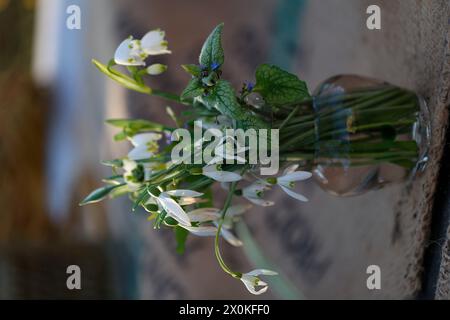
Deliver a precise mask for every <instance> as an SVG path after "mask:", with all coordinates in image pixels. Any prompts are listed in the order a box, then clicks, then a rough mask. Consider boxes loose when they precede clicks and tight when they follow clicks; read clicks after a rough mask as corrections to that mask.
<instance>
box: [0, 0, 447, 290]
mask: <svg viewBox="0 0 450 320" xmlns="http://www.w3.org/2000/svg"><path fill="white" fill-rule="evenodd" d="M73 4H75V5H78V6H79V7H80V9H81V29H80V30H77V29H75V30H69V29H68V28H67V27H66V19H67V17H68V16H69V15H70V14H68V13H67V12H66V10H67V8H68V7H69V6H70V5H73ZM370 4H375V3H372V2H371V1H365V0H363V1H356V0H347V1H338V0H320V1H312V0H246V1H234V0H233V1H218V0H209V1H206V0H192V1H182V0H171V1H167V0H148V1H144V0H133V1H125V0H96V1H88V0H70V1H69V0H14V1H12V0H0V43H1V51H0V57H1V59H0V137H1V138H0V141H1V144H0V165H1V168H2V174H1V177H0V298H2V299H13V298H85V299H91V298H125V299H221V298H235V299H238V298H246V299H248V298H257V297H253V296H250V295H249V294H248V293H247V291H246V290H245V288H244V286H242V284H241V283H240V282H239V281H235V280H233V279H231V278H229V277H228V276H226V275H224V274H223V273H222V272H221V270H220V268H219V267H218V265H217V263H216V261H215V258H214V254H213V252H214V251H213V241H212V239H208V238H195V237H190V238H189V240H188V242H187V248H186V253H185V254H184V255H179V254H177V253H176V252H175V248H176V243H175V239H174V235H173V233H172V231H171V230H164V229H161V230H154V229H153V227H152V223H151V222H148V221H147V220H146V215H145V214H144V213H142V212H136V213H132V212H131V204H130V203H129V202H128V201H126V200H124V199H116V200H113V201H107V202H103V203H101V204H96V205H90V206H86V207H79V206H78V203H79V201H80V200H81V199H83V198H84V196H85V195H87V194H88V193H89V192H90V191H91V190H93V189H95V188H97V187H98V186H99V185H100V184H101V178H102V177H103V176H107V175H108V174H109V172H108V170H107V168H105V167H103V166H102V165H100V161H101V160H103V159H114V158H118V157H122V156H124V155H125V154H126V153H127V152H128V150H129V148H130V145H129V143H127V142H120V143H116V142H113V140H112V137H113V135H114V134H115V133H117V132H116V131H115V130H114V129H113V128H111V127H107V126H106V125H105V124H104V120H106V119H108V118H132V117H134V118H147V119H151V120H153V121H161V122H169V121H170V120H169V119H168V117H166V116H165V112H162V111H163V110H164V109H165V106H166V103H165V102H163V101H161V100H158V98H153V97H148V96H145V95H140V94H138V93H133V92H129V91H126V90H124V89H123V88H121V87H120V86H118V85H117V84H115V83H113V82H112V81H110V80H108V79H106V77H105V76H103V75H102V74H100V73H99V72H98V71H97V70H96V69H95V68H94V67H93V65H92V64H91V59H92V58H95V59H97V60H99V61H102V62H104V63H106V62H107V61H108V60H109V59H110V58H111V57H112V56H113V54H114V50H115V48H116V47H117V45H118V44H119V43H120V42H121V40H123V39H124V38H125V37H127V36H129V35H133V36H135V37H137V38H138V37H141V36H142V35H144V34H145V33H146V32H147V31H148V30H151V29H154V28H158V27H159V28H161V29H163V30H165V31H166V38H167V39H168V41H169V48H170V49H171V50H172V52H173V53H172V54H171V55H166V56H159V57H157V60H158V62H160V63H164V64H167V65H168V66H169V70H168V72H166V73H165V74H163V75H161V76H158V77H157V78H154V79H153V82H152V84H153V86H155V87H160V88H164V89H165V90H167V91H173V92H180V91H181V90H182V89H183V86H184V85H185V83H186V82H187V81H188V76H187V75H186V74H185V73H184V72H183V70H182V69H181V68H180V67H179V65H180V64H184V63H195V62H196V61H197V56H198V53H199V51H200V48H201V45H202V43H203V41H204V39H205V38H206V36H207V35H208V34H209V32H210V31H211V30H212V28H213V27H214V26H215V25H217V24H218V23H220V22H225V29H224V48H225V53H226V64H225V68H224V71H225V74H224V77H226V78H227V79H230V81H231V82H233V84H235V86H240V84H241V83H242V82H243V81H245V80H252V79H253V74H254V70H255V68H256V66H257V65H259V64H260V63H265V62H270V63H274V64H278V65H280V66H281V67H283V68H285V69H287V70H290V71H291V72H294V73H296V74H298V75H299V76H300V78H302V79H304V80H306V81H307V83H308V86H309V88H310V90H313V89H314V88H315V87H316V86H317V85H318V84H319V83H320V82H321V81H323V80H325V79H327V78H328V77H330V76H332V75H336V74H342V73H356V74H360V75H365V76H371V77H374V78H378V79H382V80H387V81H389V82H391V83H394V84H396V85H399V86H402V87H406V88H410V89H412V90H415V91H417V92H418V93H420V94H421V95H423V96H424V97H425V98H426V99H427V101H428V103H429V107H430V109H431V112H432V114H433V121H434V123H433V130H434V131H433V132H434V134H435V138H434V140H433V146H432V148H431V159H432V160H431V162H430V166H429V169H427V172H426V173H425V174H424V175H423V176H421V177H419V178H417V179H416V180H414V181H413V182H411V181H410V182H408V183H405V184H396V185H392V186H388V187H386V188H383V189H381V190H377V191H372V192H369V193H367V194H364V195H362V196H358V197H352V198H337V197H333V196H331V195H328V194H326V193H325V192H323V191H322V190H320V189H319V188H318V187H317V186H315V185H314V184H313V183H311V182H310V183H307V184H304V190H302V193H304V194H305V195H306V196H307V197H309V198H310V199H311V201H310V202H309V203H307V204H300V203H298V202H295V201H294V200H292V201H291V200H289V199H286V196H285V195H283V194H275V195H274V196H273V197H274V199H278V201H277V203H278V205H277V206H276V207H273V208H266V209H264V210H263V209H253V210H252V211H251V212H249V214H248V215H247V217H246V221H247V222H248V226H249V229H246V228H243V227H242V228H240V229H239V230H238V234H239V236H240V237H241V238H243V240H244V242H245V246H244V249H243V250H241V249H235V248H232V247H229V246H224V255H225V259H226V261H228V262H229V264H230V265H232V266H233V267H234V269H236V270H239V271H246V270H250V269H251V268H252V267H254V266H259V267H270V268H273V269H276V270H277V271H279V272H280V274H281V276H280V277H278V278H277V279H275V280H273V279H270V280H271V281H270V284H271V290H269V293H267V294H266V295H263V296H262V298H265V299H273V298H278V299H280V298H281V299H303V298H305V299H308V298H328V299H345V298H352V299H355V298H370V299H377V298H396V299H400V298H411V297H414V296H416V295H417V293H418V292H419V290H420V288H421V283H422V273H421V271H422V269H423V267H422V265H423V252H424V249H425V247H426V246H427V241H428V240H427V239H428V228H429V221H430V216H431V208H432V195H433V192H434V188H435V184H436V176H437V172H438V169H439V159H440V156H441V148H439V145H441V143H442V142H443V139H444V132H445V127H446V124H447V119H448V117H447V114H446V108H445V106H446V105H447V103H448V100H446V99H447V97H445V99H444V100H443V99H442V92H443V91H442V90H444V88H447V87H448V82H446V81H448V79H447V78H443V77H442V74H444V73H445V70H446V69H445V68H446V66H448V52H449V51H448V42H446V39H447V37H448V34H449V30H448V26H449V12H450V11H449V4H448V2H447V1H440V0H435V1H420V0H411V1H399V0H393V1H376V4H378V5H379V6H380V7H381V10H382V29H381V30H368V29H367V28H366V19H367V17H368V15H367V13H366V8H367V7H368V6H369V5H370ZM172 107H173V108H174V109H175V110H181V109H180V108H179V106H176V105H173V106H172ZM250 233H251V234H253V236H254V238H252V237H251V236H250ZM71 264H75V265H79V266H80V268H81V270H82V290H72V291H71V290H68V289H67V288H66V278H67V276H68V275H67V274H66V268H67V266H68V265H71ZM371 264H377V265H379V266H380V267H381V269H382V274H383V278H382V279H383V280H382V290H374V291H370V290H368V289H367V287H366V278H367V274H366V268H367V266H368V265H371Z"/></svg>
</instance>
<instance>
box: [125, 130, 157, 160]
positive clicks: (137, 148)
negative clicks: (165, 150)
mask: <svg viewBox="0 0 450 320" xmlns="http://www.w3.org/2000/svg"><path fill="white" fill-rule="evenodd" d="M161 138H162V135H161V134H159V133H152V132H149V133H140V134H137V135H135V136H133V137H132V138H131V139H130V140H131V143H132V144H133V146H134V148H133V149H132V150H131V151H130V152H129V153H128V158H129V159H131V160H143V159H148V158H150V157H152V156H153V155H154V154H155V152H157V151H158V143H157V141H158V140H160V139H161Z"/></svg>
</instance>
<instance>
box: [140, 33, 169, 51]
mask: <svg viewBox="0 0 450 320" xmlns="http://www.w3.org/2000/svg"><path fill="white" fill-rule="evenodd" d="M164 36H165V32H164V31H162V30H152V31H149V32H147V33H146V34H145V35H144V37H143V38H142V39H141V46H142V50H143V51H144V52H145V53H146V54H148V55H159V54H166V53H171V51H170V50H168V49H167V41H165V40H164Z"/></svg>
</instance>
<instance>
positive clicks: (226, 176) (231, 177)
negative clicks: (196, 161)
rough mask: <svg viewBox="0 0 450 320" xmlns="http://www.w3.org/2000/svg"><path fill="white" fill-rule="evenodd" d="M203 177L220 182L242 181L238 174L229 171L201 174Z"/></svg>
mask: <svg viewBox="0 0 450 320" xmlns="http://www.w3.org/2000/svg"><path fill="white" fill-rule="evenodd" d="M203 175H204V176H207V177H208V178H211V179H213V180H216V181H220V182H235V181H239V180H241V179H242V177H241V176H240V175H239V174H237V173H234V172H229V171H212V172H203Z"/></svg>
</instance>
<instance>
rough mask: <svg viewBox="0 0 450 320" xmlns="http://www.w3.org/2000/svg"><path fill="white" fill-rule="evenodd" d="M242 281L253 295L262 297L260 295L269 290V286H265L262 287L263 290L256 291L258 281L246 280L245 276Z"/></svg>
mask: <svg viewBox="0 0 450 320" xmlns="http://www.w3.org/2000/svg"><path fill="white" fill-rule="evenodd" d="M241 281H242V282H243V283H244V285H245V287H246V288H247V290H248V291H250V293H252V294H254V295H260V294H262V293H264V292H266V291H267V289H268V288H269V286H267V285H265V286H262V287H261V289H259V290H256V285H255V281H256V279H253V278H251V277H249V278H246V277H245V278H244V275H243V276H242V278H241Z"/></svg>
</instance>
